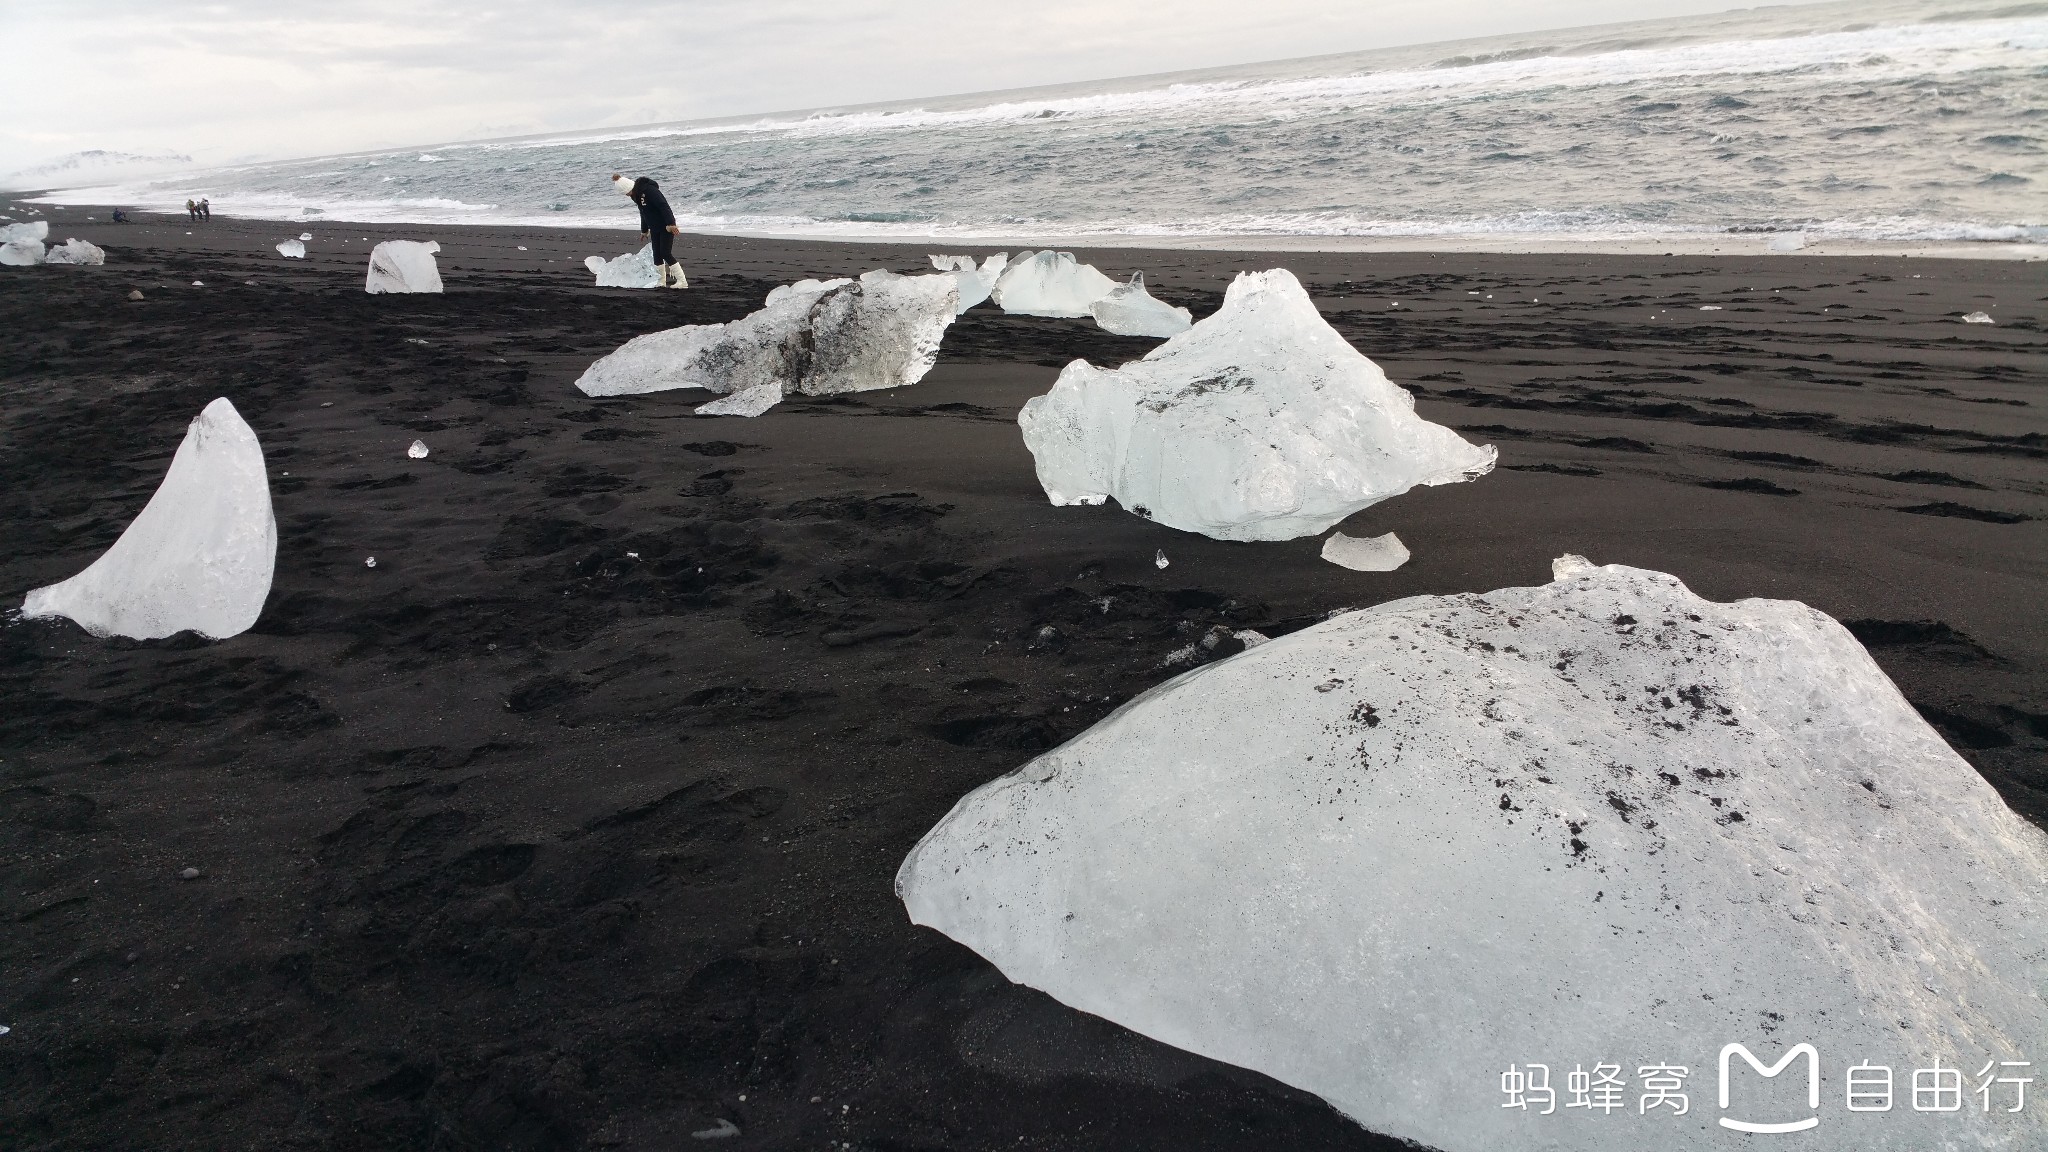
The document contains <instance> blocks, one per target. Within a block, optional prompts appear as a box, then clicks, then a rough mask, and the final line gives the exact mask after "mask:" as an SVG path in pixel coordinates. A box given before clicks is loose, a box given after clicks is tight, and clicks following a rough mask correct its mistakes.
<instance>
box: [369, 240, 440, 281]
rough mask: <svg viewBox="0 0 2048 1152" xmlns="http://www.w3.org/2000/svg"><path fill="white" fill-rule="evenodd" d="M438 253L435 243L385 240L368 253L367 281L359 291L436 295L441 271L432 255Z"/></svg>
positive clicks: (436, 242) (438, 246)
mask: <svg viewBox="0 0 2048 1152" xmlns="http://www.w3.org/2000/svg"><path fill="white" fill-rule="evenodd" d="M440 250H441V245H440V242H438V241H435V240H426V241H420V240H385V241H383V242H381V243H379V244H378V245H377V246H376V247H375V248H372V249H370V278H369V281H368V283H367V284H366V285H365V286H364V288H363V290H364V291H365V292H370V293H373V294H374V293H378V292H439V291H440V290H441V269H440V267H439V266H438V265H436V264H435V263H434V253H436V252H439V251H440Z"/></svg>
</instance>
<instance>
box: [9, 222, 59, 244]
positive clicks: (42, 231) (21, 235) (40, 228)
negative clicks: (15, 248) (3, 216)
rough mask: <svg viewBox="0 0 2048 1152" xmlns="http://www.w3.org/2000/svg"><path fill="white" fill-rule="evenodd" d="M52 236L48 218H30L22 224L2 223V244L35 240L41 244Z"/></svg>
mask: <svg viewBox="0 0 2048 1152" xmlns="http://www.w3.org/2000/svg"><path fill="white" fill-rule="evenodd" d="M49 238H50V222H49V221H48V220H30V221H28V222H26V223H22V224H0V244H18V243H21V242H22V241H25V240H33V241H35V242H36V243H38V244H41V243H42V242H44V241H45V240H48V239H49Z"/></svg>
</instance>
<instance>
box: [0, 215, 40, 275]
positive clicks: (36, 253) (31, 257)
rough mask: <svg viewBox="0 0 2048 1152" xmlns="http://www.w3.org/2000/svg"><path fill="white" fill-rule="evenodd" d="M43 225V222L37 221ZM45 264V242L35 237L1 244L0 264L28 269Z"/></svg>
mask: <svg viewBox="0 0 2048 1152" xmlns="http://www.w3.org/2000/svg"><path fill="white" fill-rule="evenodd" d="M37 223H41V221H37ZM42 262H43V242H42V241H41V240H37V239H35V238H34V237H23V238H22V239H19V240H9V241H7V242H6V243H4V244H0V264H7V265H11V266H13V267H16V268H26V267H28V266H30V265H32V264H41V263H42Z"/></svg>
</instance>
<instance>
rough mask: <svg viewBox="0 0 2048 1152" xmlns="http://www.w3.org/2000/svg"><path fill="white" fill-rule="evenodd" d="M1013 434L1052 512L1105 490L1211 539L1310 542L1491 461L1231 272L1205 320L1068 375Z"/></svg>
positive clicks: (1488, 453) (1268, 280)
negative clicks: (1125, 357) (1359, 515)
mask: <svg viewBox="0 0 2048 1152" xmlns="http://www.w3.org/2000/svg"><path fill="white" fill-rule="evenodd" d="M1017 423H1018V424H1019V425H1020V426H1021V427H1022V428H1023V431H1024V445H1025V447H1027V448H1029V449H1030V450H1031V455H1032V458H1033V461H1034V463H1035V464H1036V466H1037V471H1038V481H1039V484H1040V485H1041V486H1043V487H1044V489H1045V494H1046V496H1047V498H1048V499H1050V500H1051V501H1052V502H1053V503H1054V504H1061V505H1065V504H1075V503H1082V502H1093V501H1094V499H1095V498H1096V497H1098V496H1101V495H1103V494H1107V495H1111V496H1115V497H1116V498H1117V500H1118V501H1119V502H1120V503H1122V504H1123V506H1124V507H1126V508H1128V509H1130V510H1131V511H1133V512H1136V513H1138V514H1140V515H1143V516H1146V517H1148V518H1150V519H1152V520H1156V521H1158V522H1159V523H1161V524H1164V525H1166V526H1167V527H1169V528H1178V529H1181V530H1182V531H1186V532H1199V533H1202V534H1203V535H1206V536H1212V537H1214V538H1216V539H1219V540H1291V539H1294V538H1295V537H1297V536H1307V535H1312V534H1316V533H1320V532H1323V531H1326V530H1327V529H1329V528H1331V527H1334V526H1335V525H1336V524H1337V522H1338V521H1340V520H1343V519H1344V518H1345V517H1346V516H1349V515H1351V514H1352V513H1354V512H1356V511H1358V510H1359V509H1361V508H1367V507H1370V506H1371V505H1374V504H1377V503H1379V502H1380V501H1382V500H1385V499H1387V498H1388V497H1391V496H1398V495H1400V494H1401V493H1403V492H1406V491H1407V490H1408V489H1410V488H1413V487H1414V486H1416V485H1418V484H1453V483H1457V482H1459V481H1464V480H1473V479H1476V478H1478V477H1480V476H1483V475H1485V474H1486V473H1488V472H1490V471H1492V470H1493V463H1494V450H1493V449H1492V448H1491V447H1479V446H1475V445H1473V444H1469V443H1467V442H1466V441H1465V440H1464V439H1462V438H1461V437H1459V435H1458V434H1457V433H1456V432H1453V431H1451V430H1450V429H1449V428H1445V427H1442V426H1441V425H1437V424H1432V423H1430V422H1429V421H1427V420H1424V419H1422V418H1421V417H1419V416H1417V415H1416V414H1415V401H1414V398H1413V397H1411V396H1410V395H1409V394H1408V392H1407V391H1406V390H1405V389H1402V388H1400V387H1398V386H1396V385H1395V384H1393V383H1392V382H1391V381H1389V380H1388V379H1387V376H1386V373H1384V372H1382V371H1380V368H1379V365H1377V364H1374V363H1373V362H1372V361H1371V360H1369V359H1367V358H1366V357H1365V356H1363V355H1361V354H1360V353H1359V352H1358V351H1357V350H1356V349H1354V348H1353V347H1351V345H1349V344H1347V343H1345V341H1344V338H1343V337H1342V336H1340V335H1338V334H1337V332H1336V330H1335V329H1333V328H1331V327H1330V326H1329V324H1328V323H1327V322H1325V321H1324V320H1323V317H1322V314H1321V313H1319V312H1318V311H1317V310H1316V306H1315V303H1314V302H1313V301H1311V300H1310V299H1309V296H1308V293H1307V292H1305V291H1303V290H1302V287H1301V283H1300V282H1299V281H1298V280H1296V279H1295V278H1294V276H1293V274H1292V273H1290V272H1288V271H1287V270H1286V269H1284V268H1277V269H1274V270H1272V271H1270V272H1258V273H1244V274H1241V275H1240V276H1238V278H1237V280H1236V282H1235V283H1233V284H1232V285H1231V286H1230V290H1229V291H1228V292H1227V293H1226V294H1225V295H1224V298H1223V307H1222V308H1221V309H1219V310H1218V311H1217V312H1216V314H1215V315H1213V316H1209V317H1206V318H1204V319H1203V320H1202V322H1201V323H1199V324H1196V325H1195V326H1194V327H1192V328H1190V329H1189V330H1188V331H1186V332H1183V333H1182V334H1180V335H1179V336H1175V337H1173V338H1172V339H1170V340H1168V341H1167V342H1166V343H1164V344H1161V345H1160V346H1159V347H1157V348H1155V349H1153V350H1152V351H1151V352H1150V353H1148V354H1147V355H1146V356H1145V357H1144V358H1143V359H1142V360H1135V361H1132V362H1131V363H1128V364H1125V365H1124V366H1122V367H1121V368H1116V369H1107V370H1105V369H1099V368H1096V367H1094V366H1093V365H1090V364H1088V363H1087V362H1086V361H1082V360H1076V361H1074V362H1073V363H1071V364H1068V365H1067V367H1066V369H1065V370H1064V371H1062V372H1061V373H1060V376H1059V379H1058V380H1057V381H1056V382H1055V383H1054V384H1053V386H1052V391H1050V392H1049V393H1047V394H1046V395H1044V396H1034V397H1032V398H1031V399H1030V400H1029V401H1027V402H1026V403H1025V405H1024V408H1023V411H1021V412H1020V413H1019V414H1018V416H1017Z"/></svg>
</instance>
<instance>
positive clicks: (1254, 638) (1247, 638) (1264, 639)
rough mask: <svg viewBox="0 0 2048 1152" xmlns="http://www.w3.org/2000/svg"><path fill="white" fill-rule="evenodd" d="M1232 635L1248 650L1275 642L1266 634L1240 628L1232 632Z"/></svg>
mask: <svg viewBox="0 0 2048 1152" xmlns="http://www.w3.org/2000/svg"><path fill="white" fill-rule="evenodd" d="M1231 635H1232V636H1235V637H1237V639H1238V641H1239V642H1240V643H1242V644H1243V645H1244V646H1245V647H1247V648H1257V647H1258V646H1259V645H1261V644H1270V643H1272V642H1273V638H1272V637H1271V636H1268V635H1266V634H1265V633H1264V632H1254V631H1252V630H1251V629H1250V628H1240V629H1238V630H1237V631H1235V632H1232V633H1231Z"/></svg>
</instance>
